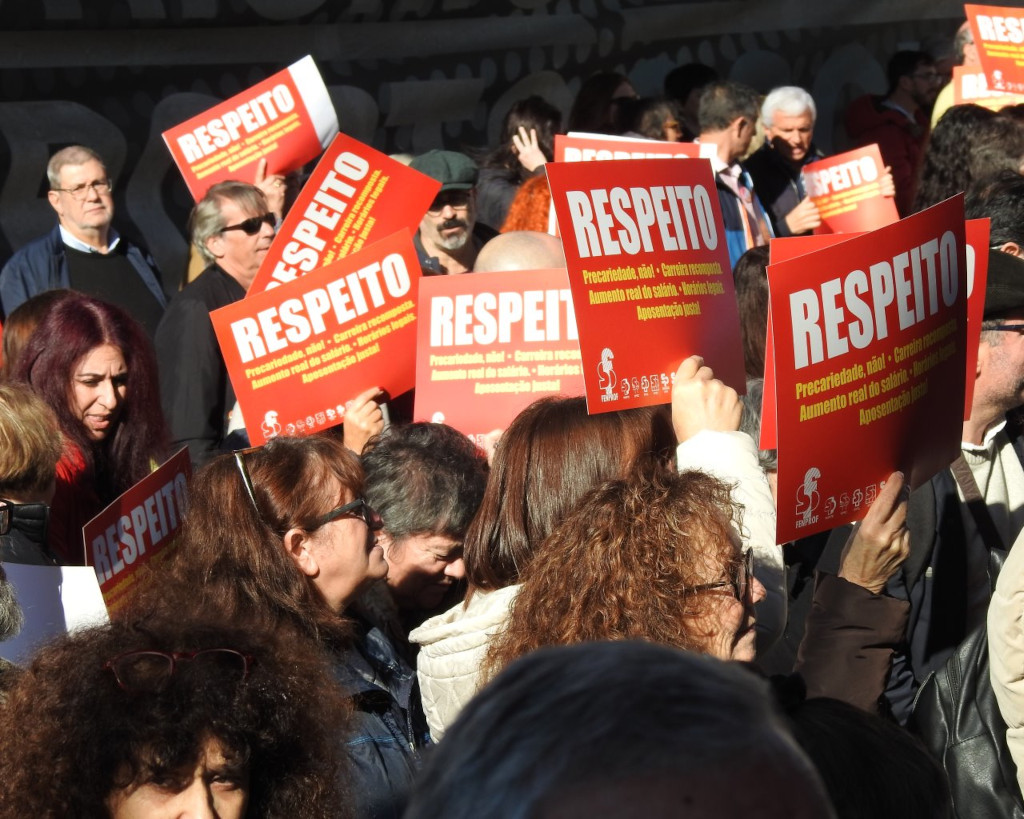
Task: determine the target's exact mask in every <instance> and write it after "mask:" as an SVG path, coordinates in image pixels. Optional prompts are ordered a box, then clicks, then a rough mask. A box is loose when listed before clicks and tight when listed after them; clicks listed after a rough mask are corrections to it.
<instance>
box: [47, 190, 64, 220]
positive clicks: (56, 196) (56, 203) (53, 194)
mask: <svg viewBox="0 0 1024 819" xmlns="http://www.w3.org/2000/svg"><path fill="white" fill-rule="evenodd" d="M46 198H47V199H49V200H50V207H51V208H53V209H54V210H55V211H57V215H58V216H63V215H64V213H63V211H64V208H62V207H61V204H60V191H47V192H46Z"/></svg>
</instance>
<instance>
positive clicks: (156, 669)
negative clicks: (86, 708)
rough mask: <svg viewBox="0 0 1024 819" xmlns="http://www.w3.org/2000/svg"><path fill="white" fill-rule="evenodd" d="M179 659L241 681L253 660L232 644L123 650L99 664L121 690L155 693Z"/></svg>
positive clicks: (209, 671) (247, 672)
mask: <svg viewBox="0 0 1024 819" xmlns="http://www.w3.org/2000/svg"><path fill="white" fill-rule="evenodd" d="M182 661H189V662H191V663H193V664H194V665H195V666H196V667H197V670H201V671H202V672H204V673H208V674H210V675H218V676H223V677H227V678H229V679H235V680H236V681H237V682H242V681H244V680H245V679H246V678H247V677H248V676H249V669H251V668H252V666H253V664H254V663H255V662H256V658H255V657H254V656H253V655H251V654H245V653H243V652H241V651H236V650H235V649H233V648H203V649H199V650H197V651H156V650H151V649H146V650H142V651H127V652H125V653H124V654H118V655H117V656H116V657H114V658H113V659H110V660H107V661H106V662H105V663H104V664H103V668H104V669H107V670H109V671H110V672H111V673H112V674H113V675H114V679H115V680H117V684H118V685H119V686H121V688H122V689H124V690H125V691H131V692H134V693H156V692H159V691H161V690H163V688H164V686H166V685H167V683H168V681H169V680H170V679H171V677H173V676H174V674H175V672H176V671H177V670H178V665H179V663H181V662H182Z"/></svg>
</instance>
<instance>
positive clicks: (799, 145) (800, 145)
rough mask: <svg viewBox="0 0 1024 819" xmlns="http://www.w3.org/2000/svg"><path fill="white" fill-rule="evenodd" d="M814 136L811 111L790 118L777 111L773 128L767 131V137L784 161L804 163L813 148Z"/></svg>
mask: <svg viewBox="0 0 1024 819" xmlns="http://www.w3.org/2000/svg"><path fill="white" fill-rule="evenodd" d="M813 136H814V117H813V116H811V112H810V111H804V113H802V114H799V115H798V116H795V117H794V116H790V115H789V114H783V113H782V112H781V111H776V112H775V113H774V114H773V115H772V127H771V128H766V129H765V137H766V138H767V139H768V140H770V141H771V144H772V147H773V148H774V149H775V150H776V151H778V152H779V154H780V155H781V156H782V157H783V159H787V160H789V161H790V162H802V161H803V159H804V158H805V157H806V156H807V152H808V151H809V150H810V148H811V139H812V138H813Z"/></svg>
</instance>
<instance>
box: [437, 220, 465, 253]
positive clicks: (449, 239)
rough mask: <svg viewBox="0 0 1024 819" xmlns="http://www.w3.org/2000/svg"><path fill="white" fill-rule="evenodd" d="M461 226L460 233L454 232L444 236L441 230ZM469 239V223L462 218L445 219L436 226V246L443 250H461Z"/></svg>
mask: <svg viewBox="0 0 1024 819" xmlns="http://www.w3.org/2000/svg"><path fill="white" fill-rule="evenodd" d="M452 228H462V233H455V234H452V235H451V236H445V235H444V234H442V233H441V231H443V230H451V229H452ZM468 241H469V224H468V223H467V222H466V221H464V220H462V219H446V220H445V221H444V222H442V223H441V224H440V225H438V228H437V246H438V247H442V248H444V249H445V250H461V249H462V248H463V247H465V245H466V242H468Z"/></svg>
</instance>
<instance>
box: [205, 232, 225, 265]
mask: <svg viewBox="0 0 1024 819" xmlns="http://www.w3.org/2000/svg"><path fill="white" fill-rule="evenodd" d="M222 242H223V239H222V238H221V235H220V234H219V233H215V234H213V236H211V237H210V238H208V239H207V240H206V249H207V250H208V251H209V252H210V255H211V256H213V258H215V259H219V258H220V257H221V256H223V255H224V253H223V248H222V247H221V243H222Z"/></svg>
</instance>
